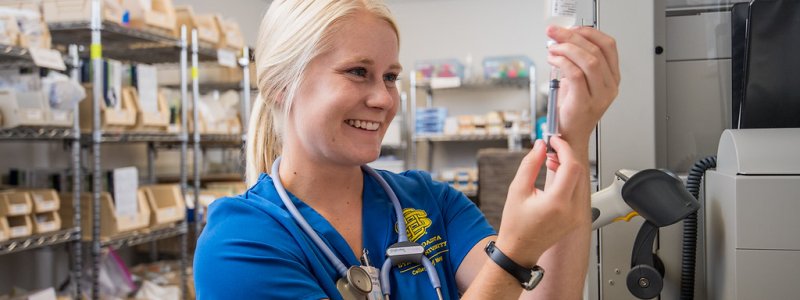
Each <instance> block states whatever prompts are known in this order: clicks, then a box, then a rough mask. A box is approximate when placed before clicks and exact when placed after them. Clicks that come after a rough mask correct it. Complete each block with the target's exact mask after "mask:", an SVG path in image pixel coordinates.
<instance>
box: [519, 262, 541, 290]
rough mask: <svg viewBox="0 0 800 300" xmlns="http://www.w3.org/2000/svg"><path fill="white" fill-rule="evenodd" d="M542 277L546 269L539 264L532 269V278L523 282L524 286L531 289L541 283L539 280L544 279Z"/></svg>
mask: <svg viewBox="0 0 800 300" xmlns="http://www.w3.org/2000/svg"><path fill="white" fill-rule="evenodd" d="M542 278H544V269H542V268H541V267H539V266H534V267H533V269H532V270H531V280H529V281H528V282H524V283H522V287H523V288H525V289H526V290H529V291H530V290H532V289H533V288H535V287H536V286H537V285H539V282H541V281H542Z"/></svg>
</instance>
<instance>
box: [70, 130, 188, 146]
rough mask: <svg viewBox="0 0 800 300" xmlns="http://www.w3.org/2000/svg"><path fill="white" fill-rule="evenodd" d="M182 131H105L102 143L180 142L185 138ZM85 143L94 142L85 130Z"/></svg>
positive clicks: (83, 141) (83, 135) (83, 138)
mask: <svg viewBox="0 0 800 300" xmlns="http://www.w3.org/2000/svg"><path fill="white" fill-rule="evenodd" d="M183 137H184V135H183V134H182V133H160V132H152V133H148V132H103V133H102V134H101V138H100V142H101V143H150V142H154V143H157V142H172V143H180V142H181V141H182V140H183ZM81 141H82V143H84V144H90V143H92V135H91V133H88V132H85V133H83V134H82V135H81Z"/></svg>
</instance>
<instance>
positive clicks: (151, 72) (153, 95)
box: [136, 65, 158, 113]
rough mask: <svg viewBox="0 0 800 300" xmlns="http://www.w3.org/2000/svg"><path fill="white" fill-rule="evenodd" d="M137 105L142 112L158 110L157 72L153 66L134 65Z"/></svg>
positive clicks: (155, 111)
mask: <svg viewBox="0 0 800 300" xmlns="http://www.w3.org/2000/svg"><path fill="white" fill-rule="evenodd" d="M136 84H137V85H138V88H139V105H140V106H141V108H142V111H144V112H152V113H157V112H158V72H157V71H156V68H155V67H154V66H148V65H137V66H136Z"/></svg>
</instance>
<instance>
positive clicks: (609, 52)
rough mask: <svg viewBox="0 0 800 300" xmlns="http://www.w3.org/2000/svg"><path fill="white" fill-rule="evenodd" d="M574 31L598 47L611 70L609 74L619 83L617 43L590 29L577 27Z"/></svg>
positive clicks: (607, 36)
mask: <svg viewBox="0 0 800 300" xmlns="http://www.w3.org/2000/svg"><path fill="white" fill-rule="evenodd" d="M575 31H576V32H577V33H578V34H580V35H581V36H583V37H584V38H585V39H586V40H588V41H590V42H592V44H594V45H597V46H598V47H600V51H602V52H603V56H604V57H605V58H606V61H607V62H608V65H609V67H610V68H611V74H612V75H613V76H614V80H616V82H617V83H619V81H620V72H619V53H617V41H616V40H615V39H614V38H612V37H611V36H609V35H607V34H605V33H604V32H602V31H600V30H597V29H594V28H591V27H578V28H577V29H575Z"/></svg>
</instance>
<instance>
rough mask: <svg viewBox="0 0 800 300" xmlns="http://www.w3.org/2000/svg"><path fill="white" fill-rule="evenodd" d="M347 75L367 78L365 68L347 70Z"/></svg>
mask: <svg viewBox="0 0 800 300" xmlns="http://www.w3.org/2000/svg"><path fill="white" fill-rule="evenodd" d="M347 73H350V74H353V75H356V76H358V77H366V76H367V69H365V68H352V69H350V70H347Z"/></svg>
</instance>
